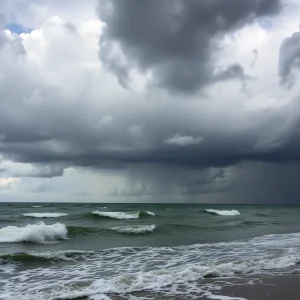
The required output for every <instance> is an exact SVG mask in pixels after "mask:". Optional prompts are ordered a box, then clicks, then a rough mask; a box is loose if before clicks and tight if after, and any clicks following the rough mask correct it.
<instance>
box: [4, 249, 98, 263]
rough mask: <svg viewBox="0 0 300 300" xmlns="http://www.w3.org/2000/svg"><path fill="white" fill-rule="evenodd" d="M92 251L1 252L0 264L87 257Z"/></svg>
mask: <svg viewBox="0 0 300 300" xmlns="http://www.w3.org/2000/svg"><path fill="white" fill-rule="evenodd" d="M93 253H94V252H93V251H72V250H70V251H57V252H19V253H12V254H1V255H0V264H6V263H23V264H25V263H45V262H56V261H69V260H77V259H80V258H87V257H88V256H90V255H92V254H93Z"/></svg>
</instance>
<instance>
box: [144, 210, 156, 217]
mask: <svg viewBox="0 0 300 300" xmlns="http://www.w3.org/2000/svg"><path fill="white" fill-rule="evenodd" d="M146 214H147V215H150V216H153V217H154V216H155V213H154V212H152V211H146Z"/></svg>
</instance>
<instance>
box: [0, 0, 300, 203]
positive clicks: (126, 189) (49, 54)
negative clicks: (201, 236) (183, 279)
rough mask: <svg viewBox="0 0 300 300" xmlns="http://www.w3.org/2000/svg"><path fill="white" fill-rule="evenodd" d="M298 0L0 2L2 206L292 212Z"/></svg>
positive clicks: (299, 88)
mask: <svg viewBox="0 0 300 300" xmlns="http://www.w3.org/2000/svg"><path fill="white" fill-rule="evenodd" d="M299 16H300V2H299V1H298V0H293V1H292V0H203V1H196V0H190V1H186V0H169V1H167V0H161V1H157V0H143V1H140V0H126V1H118V0H100V1H97V0H86V1H81V0H74V1H69V0H61V1H52V0H10V1H7V0H0V201H1V202H8V201H19V202H24V201H30V202H34V201H37V202H42V201H53V202H55V201H61V202H68V201H72V202H192V203H197V202H199V203H299V204H300V184H299V178H300V162H299V160H300V84H299V83H300V82H299V81H300V78H299V74H300V25H299V24H300V17H299Z"/></svg>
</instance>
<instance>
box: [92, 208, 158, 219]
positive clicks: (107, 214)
mask: <svg viewBox="0 0 300 300" xmlns="http://www.w3.org/2000/svg"><path fill="white" fill-rule="evenodd" d="M92 214H93V215H97V216H99V217H102V218H111V219H119V220H126V219H138V218H139V217H140V216H145V215H146V216H155V213H154V212H152V211H132V212H122V211H98V210H95V211H93V212H92Z"/></svg>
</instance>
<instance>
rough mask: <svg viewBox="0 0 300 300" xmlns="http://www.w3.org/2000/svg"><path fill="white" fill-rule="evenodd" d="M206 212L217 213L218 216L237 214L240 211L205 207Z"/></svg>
mask: <svg viewBox="0 0 300 300" xmlns="http://www.w3.org/2000/svg"><path fill="white" fill-rule="evenodd" d="M205 211H206V212H208V213H211V214H215V215H219V216H238V215H240V212H239V211H238V210H235V209H232V210H216V209H206V210H205Z"/></svg>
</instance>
